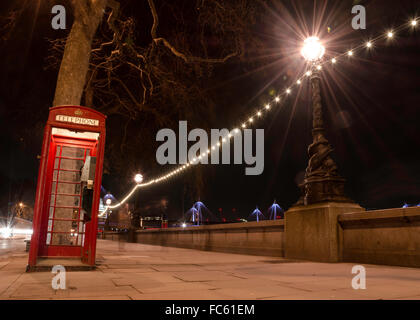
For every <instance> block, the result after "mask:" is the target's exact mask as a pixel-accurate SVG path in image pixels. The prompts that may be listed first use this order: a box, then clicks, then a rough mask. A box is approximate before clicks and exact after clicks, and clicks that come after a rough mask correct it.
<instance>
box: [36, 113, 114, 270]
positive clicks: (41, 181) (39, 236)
mask: <svg viewBox="0 0 420 320" xmlns="http://www.w3.org/2000/svg"><path fill="white" fill-rule="evenodd" d="M57 115H64V116H70V117H79V118H87V119H94V120H98V126H92V125H82V124H77V123H71V122H62V121H57V120H56V116H57ZM105 120H106V116H105V115H103V114H102V113H100V112H98V111H96V110H93V109H90V108H87V107H81V106H57V107H53V108H50V113H49V117H48V121H47V124H46V126H45V129H44V138H43V143H42V153H41V161H40V165H39V170H38V184H37V189H36V197H35V205H34V218H33V234H32V238H31V247H30V250H29V261H28V267H29V269H30V268H31V267H34V266H36V263H37V259H38V258H39V257H45V256H46V257H48V251H47V252H45V250H44V249H42V248H45V246H43V244H45V243H46V236H47V231H48V219H49V207H48V206H49V197H50V195H51V187H52V180H53V174H51V175H49V174H48V172H53V170H51V169H54V160H55V153H54V152H55V151H56V145H55V142H54V139H52V138H53V137H52V128H63V129H69V130H72V131H81V132H96V133H99V139H98V141H97V146H96V170H95V180H94V186H93V199H92V212H91V221H89V222H87V223H86V225H85V239H84V246H83V247H82V249H81V252H80V253H79V252H78V251H77V250H75V252H72V250H74V248H78V247H72V246H54V247H57V251H56V252H50V254H53V255H54V256H56V255H62V254H69V253H70V254H71V256H75V255H76V256H77V255H78V256H80V255H81V260H82V262H83V263H85V264H88V265H90V266H93V265H95V257H96V236H97V229H98V209H99V198H100V190H101V182H102V168H103V160H104V150H105V135H106V128H105ZM54 136H55V137H56V138H55V139H57V140H60V142H61V141H63V140H62V139H63V138H65V137H63V136H56V135H54ZM69 140H71V141H75V140H77V138H74V137H69ZM86 140H89V139H86ZM63 142H64V141H63ZM94 149H95V148H94ZM79 219H80V211H79ZM77 228H78V230H77V231H79V224H78V226H77ZM59 247H61V249H60V248H59ZM69 247H70V248H69ZM60 250H61V251H60ZM79 250H80V249H79Z"/></svg>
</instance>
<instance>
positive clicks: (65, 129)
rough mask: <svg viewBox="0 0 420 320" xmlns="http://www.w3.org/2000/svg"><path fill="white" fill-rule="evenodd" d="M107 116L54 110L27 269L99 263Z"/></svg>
mask: <svg viewBox="0 0 420 320" xmlns="http://www.w3.org/2000/svg"><path fill="white" fill-rule="evenodd" d="M105 119H106V116H105V115H103V114H101V113H99V112H98V111H95V110H93V109H90V108H86V107H80V106H58V107H53V108H51V109H50V113H49V117H48V122H47V125H46V127H45V131H44V140H43V143H42V155H41V162H40V166H39V171H38V184H37V189H36V198H35V206H34V219H33V234H32V239H31V247H30V251H29V263H28V268H27V269H28V271H30V270H34V269H36V268H37V267H38V266H42V265H49V262H51V264H54V261H56V259H60V261H61V264H63V263H62V261H63V259H64V258H65V259H69V260H65V261H69V265H75V262H76V265H77V262H80V264H81V265H82V266H83V265H86V266H94V265H95V255H96V234H97V228H98V209H99V198H100V190H101V180H102V167H103V158H104V147H105Z"/></svg>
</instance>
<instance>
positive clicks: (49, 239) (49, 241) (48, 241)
mask: <svg viewBox="0 0 420 320" xmlns="http://www.w3.org/2000/svg"><path fill="white" fill-rule="evenodd" d="M47 244H51V233H47Z"/></svg>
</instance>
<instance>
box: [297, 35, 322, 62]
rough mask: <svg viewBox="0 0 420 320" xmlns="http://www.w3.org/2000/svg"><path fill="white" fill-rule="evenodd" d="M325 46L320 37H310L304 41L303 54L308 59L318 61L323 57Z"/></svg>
mask: <svg viewBox="0 0 420 320" xmlns="http://www.w3.org/2000/svg"><path fill="white" fill-rule="evenodd" d="M324 53H325V47H324V46H323V45H322V44H321V43H320V42H319V38H318V37H309V38H307V39H306V40H305V41H304V42H303V48H302V50H301V54H302V56H303V57H304V58H305V59H306V60H307V61H316V60H319V59H321V58H322V56H323V55H324Z"/></svg>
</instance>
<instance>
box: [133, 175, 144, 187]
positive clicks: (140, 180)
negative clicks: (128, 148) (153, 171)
mask: <svg viewBox="0 0 420 320" xmlns="http://www.w3.org/2000/svg"><path fill="white" fill-rule="evenodd" d="M134 181H135V182H136V183H137V184H140V183H141V182H142V181H143V176H142V175H141V174H140V173H137V174H136V175H135V176H134Z"/></svg>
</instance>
